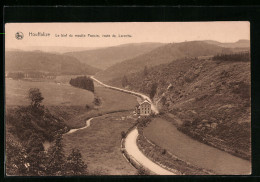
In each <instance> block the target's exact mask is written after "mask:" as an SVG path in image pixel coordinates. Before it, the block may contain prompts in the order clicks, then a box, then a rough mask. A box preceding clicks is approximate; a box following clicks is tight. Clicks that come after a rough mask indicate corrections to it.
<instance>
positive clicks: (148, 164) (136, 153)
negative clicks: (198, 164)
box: [91, 76, 175, 175]
mask: <svg viewBox="0 0 260 182" xmlns="http://www.w3.org/2000/svg"><path fill="white" fill-rule="evenodd" d="M91 79H93V80H94V81H96V82H97V83H99V84H100V85H102V86H104V87H107V88H110V89H113V90H118V91H121V92H125V93H128V94H132V95H135V96H138V97H141V98H143V99H147V100H148V101H149V102H150V103H151V109H152V111H153V112H154V113H155V114H158V113H159V111H158V109H157V108H156V107H155V105H154V104H153V103H152V101H151V99H150V98H149V97H148V96H146V95H144V94H141V93H138V92H133V91H129V90H125V89H121V88H117V87H112V86H109V85H106V84H104V83H102V82H101V81H99V80H97V79H96V78H94V77H93V76H91ZM137 137H138V130H137V129H136V128H135V129H133V130H132V131H131V132H130V133H129V134H128V135H127V137H126V139H125V150H126V151H127V153H128V154H129V155H130V156H132V157H133V158H134V159H135V160H136V161H137V162H138V163H140V164H142V165H143V166H144V167H145V168H147V169H149V170H151V171H152V172H154V173H156V174H158V175H175V174H174V173H173V172H171V171H168V170H166V169H164V168H162V167H161V166H159V165H158V164H156V163H154V162H153V161H151V160H150V159H148V158H147V157H146V156H145V155H144V154H143V153H142V152H141V151H140V150H139V148H138V146H137V144H136V140H137Z"/></svg>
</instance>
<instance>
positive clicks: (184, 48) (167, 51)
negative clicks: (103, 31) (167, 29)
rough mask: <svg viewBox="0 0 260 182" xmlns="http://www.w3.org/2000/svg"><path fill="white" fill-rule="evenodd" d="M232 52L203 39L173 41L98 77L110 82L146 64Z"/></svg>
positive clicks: (150, 65)
mask: <svg viewBox="0 0 260 182" xmlns="http://www.w3.org/2000/svg"><path fill="white" fill-rule="evenodd" d="M230 52H233V50H232V49H229V48H223V47H220V46H217V45H212V44H207V43H205V42H203V41H191V42H182V43H171V44H167V45H164V46H161V47H158V48H156V49H154V50H152V51H150V52H149V53H146V54H143V55H140V56H138V57H136V58H132V59H129V60H126V61H123V62H121V63H118V64H115V65H114V66H111V67H109V68H108V69H106V70H104V71H101V72H99V73H98V74H97V75H96V77H97V78H98V79H100V80H102V81H105V82H109V81H111V80H113V79H115V78H122V77H123V76H124V75H125V74H131V73H134V72H138V71H141V70H143V69H144V67H145V66H147V67H152V66H156V65H160V64H165V63H170V62H172V61H174V60H176V59H181V58H185V57H198V56H212V55H216V54H221V53H230Z"/></svg>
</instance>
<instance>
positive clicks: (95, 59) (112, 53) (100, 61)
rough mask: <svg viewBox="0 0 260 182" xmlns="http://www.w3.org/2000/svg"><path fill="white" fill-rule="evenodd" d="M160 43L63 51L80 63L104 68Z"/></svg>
mask: <svg viewBox="0 0 260 182" xmlns="http://www.w3.org/2000/svg"><path fill="white" fill-rule="evenodd" d="M162 45H163V44H162V43H152V42H151V43H135V44H123V45H119V46H113V47H106V48H99V49H94V50H86V51H75V52H68V53H65V55H69V56H73V57H75V58H77V59H78V60H79V61H81V62H82V63H86V64H88V65H91V66H94V67H96V68H99V69H106V68H108V67H110V66H112V65H114V64H116V63H120V62H122V61H124V60H127V59H131V58H134V57H136V56H138V55H141V54H144V53H147V52H149V51H151V50H153V49H155V48H157V47H159V46H162Z"/></svg>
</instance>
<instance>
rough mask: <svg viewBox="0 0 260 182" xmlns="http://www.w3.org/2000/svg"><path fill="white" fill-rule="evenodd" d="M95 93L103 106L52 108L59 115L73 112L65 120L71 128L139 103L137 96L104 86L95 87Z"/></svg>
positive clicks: (130, 108)
mask: <svg viewBox="0 0 260 182" xmlns="http://www.w3.org/2000/svg"><path fill="white" fill-rule="evenodd" d="M95 94H96V95H97V96H98V97H100V99H101V102H102V104H101V106H98V107H95V108H92V109H89V110H87V109H86V108H83V107H81V108H79V107H52V108H51V110H53V111H55V113H60V114H59V115H62V116H64V115H68V113H72V115H71V116H69V118H67V119H66V120H65V123H66V124H67V125H68V126H69V127H70V128H80V127H83V126H85V121H86V120H87V119H88V118H91V117H94V116H101V115H103V114H106V113H113V112H117V111H128V110H130V111H131V110H134V107H135V105H136V104H137V99H136V97H134V96H132V95H129V94H126V93H122V92H119V91H115V90H111V89H108V88H104V87H95ZM90 106H91V107H93V104H90Z"/></svg>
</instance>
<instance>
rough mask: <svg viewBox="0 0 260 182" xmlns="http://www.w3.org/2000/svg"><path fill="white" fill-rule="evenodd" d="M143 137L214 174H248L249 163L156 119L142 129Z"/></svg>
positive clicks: (162, 120)
mask: <svg viewBox="0 0 260 182" xmlns="http://www.w3.org/2000/svg"><path fill="white" fill-rule="evenodd" d="M144 136H145V137H147V138H148V139H149V140H151V141H152V142H154V143H155V144H156V145H158V146H160V147H161V148H164V149H166V150H167V151H169V152H171V153H172V154H174V155H176V156H177V157H178V158H180V159H181V160H184V161H186V162H188V163H191V164H192V165H195V166H198V167H201V168H205V169H208V170H212V171H214V172H215V173H216V174H222V175H223V174H250V173H251V164H250V162H249V161H246V160H243V159H240V158H238V157H235V156H232V155H230V154H228V153H226V152H223V151H221V150H218V149H216V148H214V147H210V146H208V145H206V144H203V143H200V142H198V141H196V140H194V139H192V138H190V137H188V136H187V135H185V134H183V133H181V132H180V131H178V130H177V128H176V127H175V126H174V125H173V124H172V123H170V122H168V121H166V120H164V119H161V118H156V119H153V120H152V122H151V123H150V124H149V125H148V127H146V128H145V129H144Z"/></svg>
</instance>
